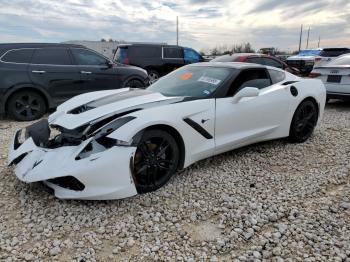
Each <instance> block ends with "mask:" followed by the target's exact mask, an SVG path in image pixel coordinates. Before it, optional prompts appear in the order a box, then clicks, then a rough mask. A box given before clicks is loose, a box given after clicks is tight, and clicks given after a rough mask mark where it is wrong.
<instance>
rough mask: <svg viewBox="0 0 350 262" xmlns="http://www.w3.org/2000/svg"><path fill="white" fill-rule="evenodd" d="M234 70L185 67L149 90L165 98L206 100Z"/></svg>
mask: <svg viewBox="0 0 350 262" xmlns="http://www.w3.org/2000/svg"><path fill="white" fill-rule="evenodd" d="M233 70H235V69H232V68H220V67H205V66H185V67H181V68H180V69H177V70H175V71H173V72H172V73H170V74H168V75H167V76H164V77H162V78H160V79H159V80H158V81H157V82H155V83H154V84H152V85H151V86H149V87H148V88H147V89H148V90H151V91H154V92H159V93H161V94H162V95H165V96H187V97H193V98H205V97H208V96H210V95H211V94H212V93H214V92H215V90H217V89H218V87H219V86H221V84H222V83H223V82H224V81H225V80H226V79H227V78H228V77H229V75H230V74H231V72H232V71H233Z"/></svg>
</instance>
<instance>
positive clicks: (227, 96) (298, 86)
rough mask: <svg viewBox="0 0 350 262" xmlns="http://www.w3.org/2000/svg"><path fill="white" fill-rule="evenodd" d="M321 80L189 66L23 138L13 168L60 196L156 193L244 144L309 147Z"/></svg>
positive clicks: (88, 98)
mask: <svg viewBox="0 0 350 262" xmlns="http://www.w3.org/2000/svg"><path fill="white" fill-rule="evenodd" d="M325 100H326V90H325V88H324V86H323V84H322V82H321V81H320V80H314V79H302V78H299V77H296V76H294V75H292V74H289V73H287V72H285V71H282V70H279V69H276V68H272V67H265V66H261V65H255V64H245V63H200V64H192V65H188V66H185V67H182V68H180V69H178V70H176V71H174V72H172V73H171V74H169V75H167V76H165V77H163V78H161V79H160V80H159V81H157V82H156V83H154V84H153V85H151V86H150V87H149V88H148V89H146V90H142V89H128V88H124V89H119V90H113V91H110V90H108V91H99V92H93V93H87V94H83V95H79V96H77V97H74V98H72V99H71V100H69V101H67V102H65V103H63V104H62V105H61V106H59V107H58V108H57V111H56V112H55V113H53V114H52V115H50V117H49V119H48V121H47V120H41V121H39V122H37V123H35V124H33V125H31V126H28V127H27V128H26V129H24V130H18V131H17V132H16V134H15V136H14V139H13V141H12V144H11V145H10V150H9V164H10V165H15V173H16V175H17V177H18V178H19V179H20V180H22V181H24V182H28V183H30V182H36V181H42V182H44V183H45V184H46V185H47V186H49V187H50V188H52V189H53V190H54V192H55V195H56V196H57V197H59V198H71V199H117V198H125V197H130V196H133V195H136V194H138V193H144V192H149V191H153V190H156V189H157V188H159V187H161V186H163V185H164V184H165V183H166V182H167V181H168V180H169V179H170V178H171V177H172V175H173V174H174V173H176V171H177V170H179V169H183V168H185V167H187V166H189V165H191V164H192V163H194V162H196V161H198V160H201V159H204V158H207V157H210V156H213V155H216V154H220V153H222V152H225V151H229V150H232V149H234V148H238V147H242V146H244V145H248V144H252V143H256V142H260V141H265V140H271V139H276V138H282V137H289V139H290V140H291V141H293V142H303V141H305V140H307V139H308V138H309V137H310V136H311V134H312V132H313V130H314V128H315V126H316V125H317V122H318V121H319V120H320V119H321V117H322V114H323V111H324V105H325Z"/></svg>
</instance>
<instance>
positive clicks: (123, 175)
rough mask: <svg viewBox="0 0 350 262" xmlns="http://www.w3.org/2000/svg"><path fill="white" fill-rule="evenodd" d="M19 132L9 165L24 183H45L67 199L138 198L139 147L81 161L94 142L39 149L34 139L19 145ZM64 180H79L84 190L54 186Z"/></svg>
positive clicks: (93, 156)
mask: <svg viewBox="0 0 350 262" xmlns="http://www.w3.org/2000/svg"><path fill="white" fill-rule="evenodd" d="M18 132H20V130H18V131H17V132H16V134H15V136H14V138H13V139H12V142H11V144H10V148H9V157H8V163H9V164H11V165H15V174H16V176H17V178H18V179H20V180H21V181H24V182H27V183H31V182H37V181H43V182H44V183H45V184H46V185H47V186H49V187H51V188H52V189H53V190H54V192H55V196H56V197H58V198H63V199H90V200H104V199H120V198H126V197H131V196H133V195H136V194H137V191H136V187H135V184H134V181H133V177H132V172H131V163H132V161H133V157H134V154H135V151H136V147H126V146H114V147H112V148H109V149H106V150H105V151H102V152H98V153H95V154H91V155H90V156H88V157H86V158H83V159H79V160H77V159H76V156H77V155H78V154H79V153H80V152H81V151H82V150H83V149H84V148H85V146H86V145H87V144H88V143H89V142H90V141H91V139H88V140H86V141H84V142H82V143H81V144H80V145H78V146H62V147H59V148H55V149H48V148H42V147H39V146H37V145H36V144H35V143H34V141H33V139H32V137H29V138H27V139H26V140H25V141H24V142H23V144H20V145H19V144H18V138H17V134H18ZM63 177H73V178H75V179H77V180H78V181H80V182H81V183H82V184H83V185H84V188H83V190H72V189H71V188H70V187H63V186H61V185H60V184H57V183H54V182H53V181H55V179H56V178H63Z"/></svg>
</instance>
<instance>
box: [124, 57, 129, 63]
mask: <svg viewBox="0 0 350 262" xmlns="http://www.w3.org/2000/svg"><path fill="white" fill-rule="evenodd" d="M123 64H124V65H129V64H130V61H129V58H128V57H124V59H123Z"/></svg>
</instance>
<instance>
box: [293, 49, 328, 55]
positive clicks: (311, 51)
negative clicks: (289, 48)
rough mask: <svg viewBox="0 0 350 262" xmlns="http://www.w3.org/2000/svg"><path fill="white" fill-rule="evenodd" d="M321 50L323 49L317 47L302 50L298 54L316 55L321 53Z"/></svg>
mask: <svg viewBox="0 0 350 262" xmlns="http://www.w3.org/2000/svg"><path fill="white" fill-rule="evenodd" d="M321 51H322V50H317V49H307V50H301V51H300V52H299V54H298V56H315V55H319V54H320V53H321Z"/></svg>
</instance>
